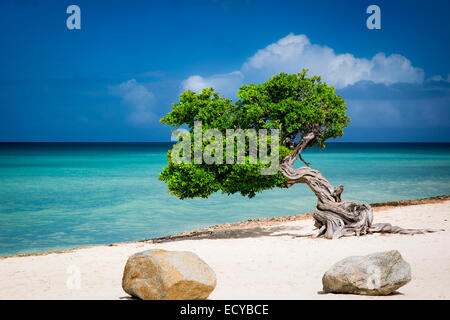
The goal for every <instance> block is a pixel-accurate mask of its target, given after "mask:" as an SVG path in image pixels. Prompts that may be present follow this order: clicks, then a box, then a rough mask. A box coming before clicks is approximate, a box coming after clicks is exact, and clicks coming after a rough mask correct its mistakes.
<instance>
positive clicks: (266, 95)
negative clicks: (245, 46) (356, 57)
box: [160, 70, 432, 238]
mask: <svg viewBox="0 0 450 320" xmlns="http://www.w3.org/2000/svg"><path fill="white" fill-rule="evenodd" d="M237 96H238V99H237V100H236V101H232V100H230V99H226V98H224V97H222V96H220V94H219V93H218V92H216V91H214V89H212V88H206V89H203V90H202V92H201V93H199V94H196V93H195V92H192V91H189V90H188V91H186V92H184V93H182V94H181V96H180V100H179V102H178V103H177V104H174V105H172V107H173V109H172V111H171V112H170V113H169V114H168V115H167V116H165V117H163V118H162V119H161V122H162V123H164V124H166V125H170V126H172V127H176V128H179V127H185V128H187V131H186V134H185V135H184V137H183V139H182V141H180V142H179V143H178V144H175V145H174V148H173V149H172V150H169V152H168V157H167V158H168V166H167V167H166V168H164V169H163V171H162V173H161V175H160V180H162V181H165V182H166V183H167V185H168V188H169V193H171V194H173V195H175V196H177V197H179V198H180V199H184V198H195V197H203V198H206V197H208V196H210V195H211V194H212V193H214V192H217V191H221V192H223V193H226V194H234V193H241V194H242V195H243V196H248V197H249V198H252V197H253V196H255V194H256V193H257V192H261V191H263V190H268V189H272V188H274V187H279V188H290V187H292V186H293V185H295V184H297V183H305V184H307V185H308V186H309V188H310V189H311V190H312V191H313V192H314V194H315V195H316V196H317V207H316V210H315V212H314V215H313V217H314V220H315V226H316V227H317V228H318V234H317V236H325V237H326V238H339V237H341V236H348V235H363V234H367V233H372V232H386V233H408V234H413V233H423V232H427V231H432V230H417V229H402V228H400V227H396V226H391V225H390V224H388V223H381V224H373V211H372V208H371V207H370V205H369V204H366V203H358V202H356V201H349V200H346V201H343V200H342V199H341V196H342V192H343V191H344V187H343V186H342V185H341V186H338V187H334V186H333V185H331V184H330V182H328V180H327V179H326V178H325V177H324V176H323V175H322V174H321V173H320V172H319V171H318V170H315V169H312V168H311V167H310V163H308V162H306V161H305V160H304V159H303V157H302V152H303V151H304V150H305V149H307V148H311V147H314V146H317V147H319V148H321V149H322V148H324V147H325V142H326V141H327V140H328V139H330V138H337V137H341V136H342V135H343V133H344V131H343V130H344V128H345V127H347V125H348V123H349V121H350V118H349V117H348V116H347V115H346V114H345V111H346V107H345V101H344V100H343V99H342V97H341V96H339V95H337V94H336V93H335V90H334V88H333V87H332V86H329V85H327V84H326V83H324V82H322V81H321V78H320V77H319V76H313V77H307V70H303V71H302V72H301V73H298V74H286V73H280V74H278V75H276V76H273V77H272V78H271V79H270V80H268V81H266V82H264V83H262V84H259V85H254V84H250V85H244V86H242V87H241V88H240V89H239V91H238V94H237ZM200 122H201V124H202V128H201V130H202V132H206V130H208V129H215V130H216V131H218V132H219V133H222V134H223V135H225V133H226V131H227V130H230V129H235V130H238V129H254V130H256V131H257V130H261V129H266V130H274V129H277V130H279V132H280V134H279V147H278V148H276V150H275V149H274V148H273V146H272V149H274V150H271V151H272V152H274V151H275V152H277V153H278V156H279V157H278V158H277V159H279V160H278V163H277V171H276V172H275V173H274V174H269V175H264V174H261V169H262V168H265V167H268V166H269V165H270V164H267V162H264V161H261V159H258V160H256V161H255V159H252V156H251V154H250V152H249V147H248V146H247V147H246V148H245V154H244V161H243V162H241V163H237V164H236V163H234V164H229V163H226V161H216V162H215V163H205V162H201V163H200V162H198V161H197V162H196V161H195V159H194V160H193V159H192V157H191V156H192V154H193V153H194V151H193V150H194V149H193V148H191V147H189V148H190V149H189V150H188V151H186V149H185V150H184V152H182V153H181V154H182V155H183V156H184V160H187V161H183V162H181V163H175V162H174V161H173V157H172V156H173V154H172V152H177V153H178V152H179V148H178V149H177V146H179V144H180V143H182V142H183V141H184V142H186V139H187V140H192V141H194V140H195V136H194V126H195V124H196V123H200ZM217 139H218V138H217V136H216V138H215V139H209V142H211V143H212V142H217ZM206 140H208V139H206ZM249 140H250V139H248V137H247V139H246V140H245V141H244V143H245V142H248V141H249ZM265 143H267V142H266V141H263V140H261V139H260V138H258V139H257V144H258V148H259V149H261V147H263V144H265ZM200 148H201V152H206V151H208V141H205V140H204V139H203V140H202V141H201V142H200ZM215 150H216V151H214V152H216V154H215V155H216V156H217V155H218V156H219V157H223V159H225V158H226V156H227V155H226V153H227V151H228V153H230V150H225V148H224V152H223V153H222V152H220V153H219V152H217V149H215ZM189 151H191V154H189ZM208 152H211V150H209V151H208ZM214 152H213V153H214ZM236 152H237V151H236V148H233V151H232V153H233V154H232V157H234V156H236ZM228 155H229V154H228ZM200 156H201V155H200ZM297 159H299V160H300V161H302V162H303V164H304V165H303V166H300V167H294V163H295V162H296V160H297ZM251 160H254V161H251Z"/></svg>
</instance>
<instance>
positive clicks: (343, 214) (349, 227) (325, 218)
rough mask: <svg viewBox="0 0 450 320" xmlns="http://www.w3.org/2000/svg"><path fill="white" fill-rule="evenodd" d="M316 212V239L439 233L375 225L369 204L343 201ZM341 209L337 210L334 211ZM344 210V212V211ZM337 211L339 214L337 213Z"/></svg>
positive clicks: (387, 224)
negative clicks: (317, 230) (385, 234)
mask: <svg viewBox="0 0 450 320" xmlns="http://www.w3.org/2000/svg"><path fill="white" fill-rule="evenodd" d="M319 207H324V206H318V209H317V210H316V211H315V212H314V215H313V218H314V220H315V223H314V224H315V226H316V227H317V228H318V229H319V232H318V233H317V235H316V237H322V236H323V237H325V238H327V239H337V238H340V237H343V236H355V235H356V236H360V235H365V234H371V233H399V234H423V233H428V232H437V231H441V230H436V229H404V228H401V227H398V226H393V225H391V224H390V223H377V224H373V223H372V222H373V210H372V208H371V207H370V205H368V204H361V203H358V202H355V201H343V202H337V203H334V204H331V205H330V204H329V205H328V206H327V209H328V210H321V209H319ZM333 207H334V209H336V208H339V209H337V210H335V211H334V210H333ZM342 210H343V211H342ZM336 211H337V212H336Z"/></svg>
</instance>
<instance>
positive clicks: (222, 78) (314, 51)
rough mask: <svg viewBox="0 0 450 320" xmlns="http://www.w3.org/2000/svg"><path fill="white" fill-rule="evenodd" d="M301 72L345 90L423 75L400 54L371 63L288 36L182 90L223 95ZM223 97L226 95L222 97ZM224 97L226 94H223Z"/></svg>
mask: <svg viewBox="0 0 450 320" xmlns="http://www.w3.org/2000/svg"><path fill="white" fill-rule="evenodd" d="M303 68H307V69H309V70H310V74H311V75H313V74H314V75H321V76H322V78H323V80H324V81H326V82H327V83H329V84H331V85H333V86H335V87H336V88H337V89H340V88H344V87H346V86H348V85H352V84H355V83H357V82H358V81H362V80H369V81H372V82H374V83H385V84H391V83H397V82H405V83H422V82H423V81H424V76H425V73H424V71H423V70H422V69H420V68H417V67H414V66H412V64H411V61H409V60H408V59H407V58H406V57H404V56H402V55H399V54H391V55H389V56H386V54H384V53H382V52H380V53H378V54H376V55H375V56H373V57H372V58H371V59H366V58H358V57H355V56H354V55H353V54H351V53H344V54H336V53H335V52H334V50H333V49H332V48H329V47H327V46H321V45H317V44H312V43H311V42H310V40H309V39H308V37H307V36H306V35H303V34H302V35H294V34H292V33H291V34H289V35H287V36H286V37H284V38H282V39H280V40H278V41H277V42H275V43H272V44H270V45H268V46H267V47H265V48H264V49H261V50H258V51H257V52H256V53H255V54H254V55H253V56H251V57H250V58H248V59H247V61H246V62H245V63H243V65H242V67H241V70H239V71H234V72H231V73H228V74H219V75H214V76H211V77H201V76H199V75H195V76H191V77H189V78H188V79H186V80H185V81H183V88H184V89H191V90H195V91H199V90H201V89H202V88H204V87H208V86H213V87H215V88H217V89H218V90H220V91H222V92H223V93H225V91H224V90H226V91H227V92H232V93H234V94H235V93H236V90H237V89H238V88H239V86H240V85H241V84H242V83H243V82H244V81H245V82H255V83H258V82H262V81H265V80H267V79H269V78H270V77H271V76H273V75H274V74H277V73H280V72H287V73H297V72H299V71H301V70H302V69H303ZM225 94H226V93H225ZM226 95H227V94H226Z"/></svg>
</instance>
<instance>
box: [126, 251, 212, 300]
mask: <svg viewBox="0 0 450 320" xmlns="http://www.w3.org/2000/svg"><path fill="white" fill-rule="evenodd" d="M216 282H217V281H216V274H215V273H214V271H213V270H212V269H211V268H210V267H209V266H208V265H207V264H206V263H205V262H204V261H203V260H202V259H200V258H199V257H198V256H197V255H196V254H195V253H192V252H188V251H166V250H147V251H143V252H139V253H136V254H134V255H132V256H131V257H129V258H128V261H127V264H126V265H125V270H124V272H123V278H122V288H123V290H125V292H126V293H128V294H130V295H132V296H134V297H138V298H140V299H144V300H203V299H206V298H207V297H208V296H209V295H210V293H211V292H212V291H213V290H214V288H215V287H216Z"/></svg>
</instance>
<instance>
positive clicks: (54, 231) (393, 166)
mask: <svg viewBox="0 0 450 320" xmlns="http://www.w3.org/2000/svg"><path fill="white" fill-rule="evenodd" d="M169 148H171V144H170V143H90V144H84V143H76V144H72V143H56V144H53V143H31V144H27V143H22V144H0V255H1V256H6V255H14V254H19V253H37V252H43V251H48V250H54V249H66V248H73V247H79V246H87V245H95V244H108V243H114V242H122V241H135V240H144V239H150V238H155V237H161V236H165V235H170V234H174V233H178V232H182V231H187V230H194V229H197V228H201V227H207V226H210V225H214V224H220V223H226V222H237V221H242V220H247V219H255V218H262V217H273V216H281V215H291V214H298V213H306V212H311V211H312V210H313V209H314V207H315V202H316V200H315V196H314V195H313V193H312V192H311V191H310V190H309V188H308V187H307V186H306V185H303V184H299V185H295V186H294V187H292V188H290V189H273V190H269V191H265V192H263V193H260V194H258V195H257V196H256V197H255V198H253V199H248V198H244V197H242V196H240V195H232V196H228V195H224V194H220V193H219V194H214V195H213V196H211V197H210V198H209V199H188V200H179V199H177V198H176V197H173V196H169V195H168V192H167V186H166V185H165V183H163V182H161V181H159V180H158V175H159V173H160V171H161V169H162V168H163V167H164V166H165V165H166V162H167V160H166V153H167V150H168V149H169ZM304 158H305V160H306V161H309V162H311V163H312V165H311V166H312V167H313V168H315V169H318V170H320V171H321V172H322V173H323V174H324V176H325V177H326V178H327V179H328V180H329V181H330V182H331V183H332V184H333V185H340V184H343V185H344V186H345V191H344V193H343V199H354V200H358V201H364V202H383V201H390V200H401V199H416V198H423V197H430V196H435V195H442V194H450V144H418V143H405V144H402V143H389V144H381V143H373V144H363V143H333V144H328V145H327V147H326V148H325V149H324V150H317V149H311V150H307V151H306V152H305V154H304Z"/></svg>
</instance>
